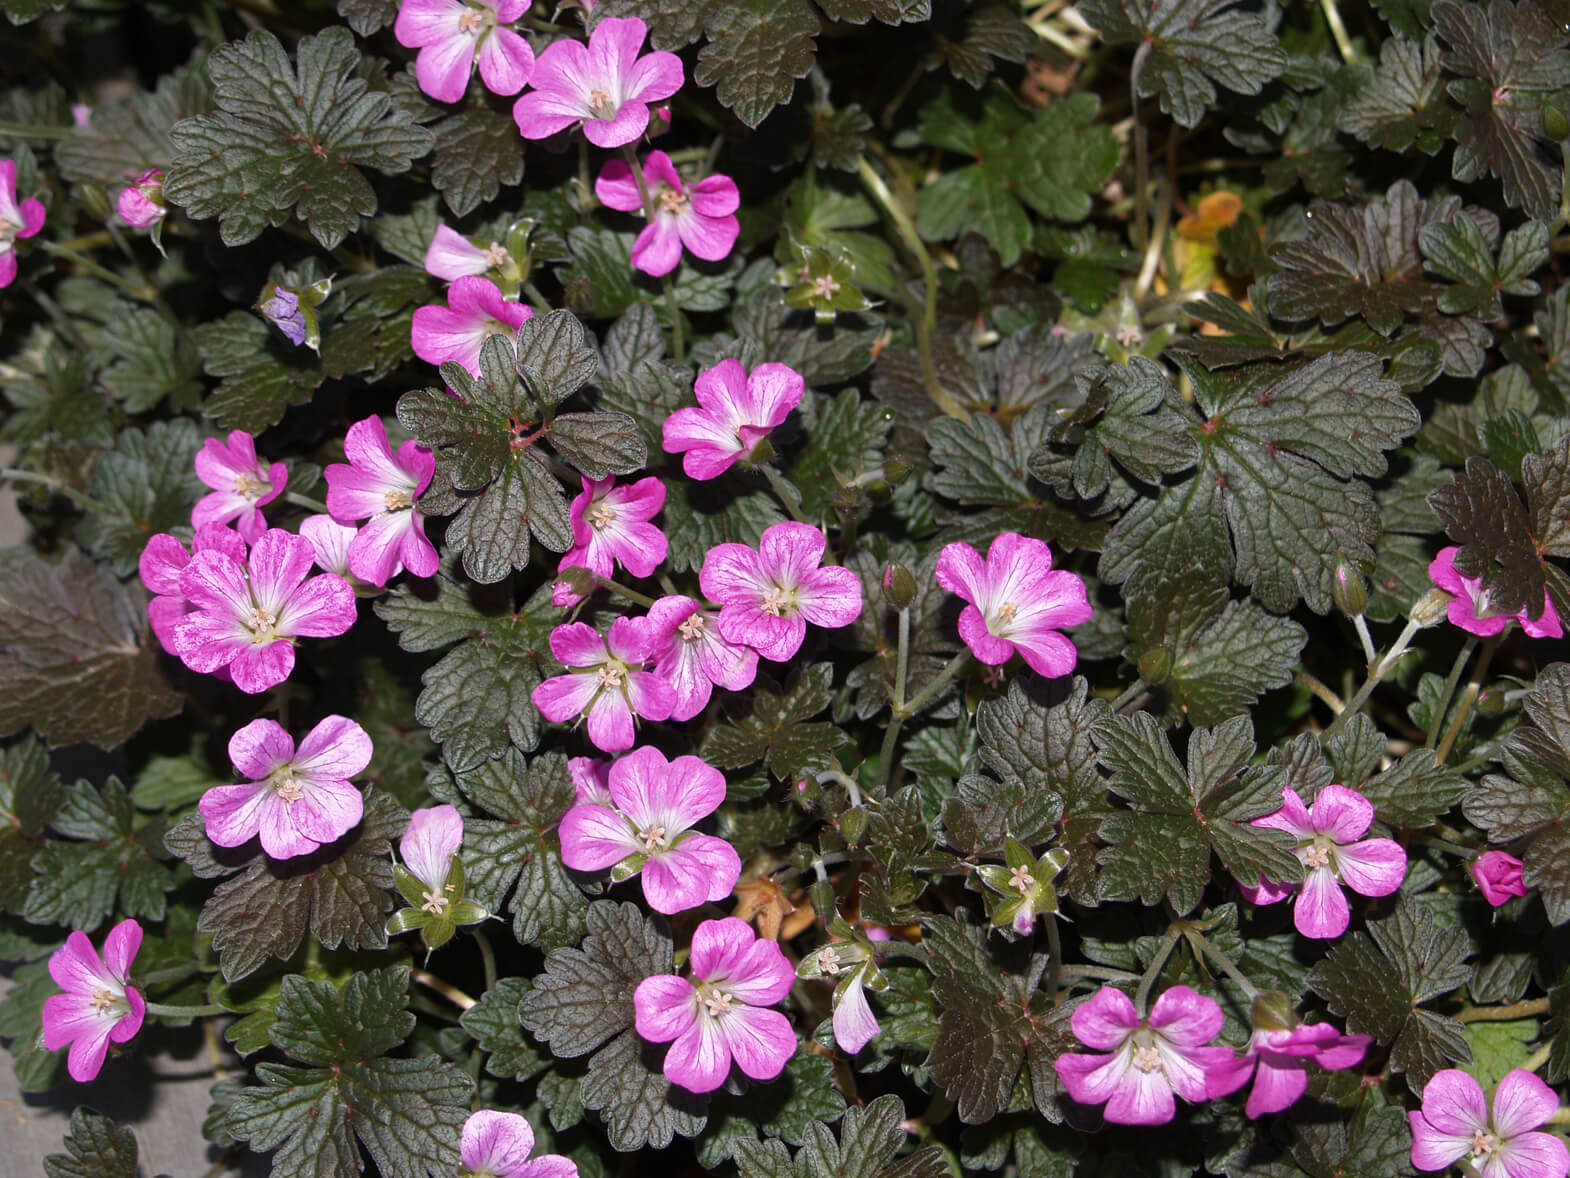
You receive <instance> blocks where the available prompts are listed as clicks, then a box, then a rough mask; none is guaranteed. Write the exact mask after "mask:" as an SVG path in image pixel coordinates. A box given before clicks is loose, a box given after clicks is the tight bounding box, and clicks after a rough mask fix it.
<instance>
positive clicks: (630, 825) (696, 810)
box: [561, 748, 741, 916]
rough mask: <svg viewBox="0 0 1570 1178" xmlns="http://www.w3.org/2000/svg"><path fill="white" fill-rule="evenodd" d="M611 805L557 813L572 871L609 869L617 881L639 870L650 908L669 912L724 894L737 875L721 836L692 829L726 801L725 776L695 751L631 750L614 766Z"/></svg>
mask: <svg viewBox="0 0 1570 1178" xmlns="http://www.w3.org/2000/svg"><path fill="white" fill-rule="evenodd" d="M608 786H609V789H610V795H611V803H612V804H611V805H610V806H603V805H598V804H591V805H586V806H584V805H579V806H574V807H572V809H570V810H568V811H567V813H565V814H563V815H562V820H561V857H562V862H563V863H565V864H566V865H567V866H568V867H571V868H572V869H573V870H574V871H604V870H606V869H607V868H614V869H615V870H613V871H612V872H611V879H612V880H613V881H615V882H618V883H619V882H621V881H622V880H624V879H631V878H632V877H633V876H634V875H637V874H639V873H640V872H641V873H642V875H643V895H644V897H645V898H646V899H647V900H648V901H649V907H651V908H653V909H654V910H655V911H656V912H663V913H665V915H667V916H669V915H671V914H672V913H676V912H685V911H686V910H687V909H688V908H696V907H697V906H698V905H699V904H702V903H704V902H705V901H708V900H723V899H725V897H726V896H729V895H730V894H731V889H733V888H734V887H735V886H736V881H737V880H738V879H739V878H741V859H740V857H739V856H738V855H737V854H736V850H735V848H734V847H732V846H731V845H730V844H729V843H728V842H726V841H725V840H724V839H720V838H715V837H714V836H713V835H707V834H696V833H694V832H693V831H692V827H693V826H694V825H695V824H696V823H698V822H700V821H702V820H703V819H704V818H707V817H708V816H709V815H710V814H712V813H714V811H715V810H716V809H718V808H719V805H720V803H721V802H723V801H724V800H725V778H724V776H723V775H722V774H721V773H720V771H719V770H718V769H716V768H714V767H713V766H712V765H707V764H705V763H704V762H703V761H700V760H699V759H698V758H697V757H691V756H687V757H677V758H676V759H675V760H674V761H667V760H666V759H665V757H664V756H663V755H662V754H661V753H660V752H659V750H658V749H652V748H641V749H634V750H633V751H632V752H630V753H628V754H627V755H626V756H625V757H622V758H620V759H619V760H617V761H616V762H615V764H613V765H612V766H611V769H610V779H609V782H608Z"/></svg>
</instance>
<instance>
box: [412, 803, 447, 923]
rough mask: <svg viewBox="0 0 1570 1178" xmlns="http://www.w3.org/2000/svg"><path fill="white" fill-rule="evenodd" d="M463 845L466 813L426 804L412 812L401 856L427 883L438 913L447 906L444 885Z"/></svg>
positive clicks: (428, 900) (430, 900)
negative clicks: (454, 859)
mask: <svg viewBox="0 0 1570 1178" xmlns="http://www.w3.org/2000/svg"><path fill="white" fill-rule="evenodd" d="M462 845H463V815H461V814H459V813H458V810H457V807H455V806H446V805H442V806H426V807H425V808H424V809H420V810H416V811H415V812H414V813H413V814H411V815H409V826H408V828H407V829H406V830H405V831H404V832H403V838H402V839H400V840H399V841H398V858H400V859H402V860H403V865H404V866H405V867H406V868H408V869H409V874H410V875H412V876H414V878H415V879H417V880H419V881H420V883H421V884H423V885H424V887H425V901H426V903H427V904H428V905H430V906H431V907H432V908H433V909H434V910H435V911H436V912H438V913H439V912H440V911H441V910H442V909H443V908H445V907H446V906H447V898H446V896H445V895H444V894H443V892H442V888H443V886H444V885H445V884H446V883H447V876H448V875H449V874H450V873H451V871H452V857H453V856H454V855H456V854H457V853H458V848H459V847H461V846H462Z"/></svg>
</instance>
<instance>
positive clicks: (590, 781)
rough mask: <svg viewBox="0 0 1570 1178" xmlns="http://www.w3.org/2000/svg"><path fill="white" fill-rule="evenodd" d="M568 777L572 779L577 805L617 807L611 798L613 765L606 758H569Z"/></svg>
mask: <svg viewBox="0 0 1570 1178" xmlns="http://www.w3.org/2000/svg"><path fill="white" fill-rule="evenodd" d="M567 776H568V777H570V778H571V779H572V788H573V794H574V798H573V800H574V803H575V804H576V805H579V806H615V805H616V800H615V799H614V798H612V797H611V763H610V761H608V760H606V759H605V758H604V757H568V758H567Z"/></svg>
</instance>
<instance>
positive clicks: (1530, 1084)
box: [1406, 1068, 1570, 1178]
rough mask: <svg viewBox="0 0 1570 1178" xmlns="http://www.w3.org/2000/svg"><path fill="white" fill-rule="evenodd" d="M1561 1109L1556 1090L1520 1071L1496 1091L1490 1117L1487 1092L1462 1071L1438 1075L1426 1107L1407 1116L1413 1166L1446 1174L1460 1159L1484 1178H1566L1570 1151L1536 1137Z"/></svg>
mask: <svg viewBox="0 0 1570 1178" xmlns="http://www.w3.org/2000/svg"><path fill="white" fill-rule="evenodd" d="M1558 1108H1559V1098H1558V1097H1556V1096H1555V1095H1554V1090H1553V1089H1552V1088H1550V1087H1549V1086H1548V1085H1547V1084H1545V1083H1543V1081H1542V1080H1540V1079H1538V1078H1537V1077H1536V1076H1534V1075H1533V1074H1532V1073H1531V1072H1528V1071H1525V1070H1524V1069H1522V1068H1516V1069H1515V1070H1514V1071H1511V1072H1509V1073H1507V1074H1506V1076H1505V1078H1504V1079H1503V1080H1501V1081H1499V1087H1498V1088H1497V1089H1495V1091H1494V1113H1493V1117H1492V1119H1490V1118H1489V1115H1488V1102H1487V1100H1485V1099H1484V1097H1483V1088H1482V1085H1480V1084H1479V1083H1478V1082H1477V1081H1476V1080H1474V1079H1473V1078H1472V1077H1471V1076H1469V1075H1467V1074H1466V1073H1465V1072H1463V1071H1461V1070H1460V1069H1459V1068H1445V1069H1444V1070H1443V1071H1441V1072H1436V1073H1434V1077H1433V1079H1431V1080H1429V1081H1428V1083H1427V1084H1425V1085H1424V1086H1423V1107H1422V1110H1421V1111H1419V1112H1415V1113H1407V1115H1406V1116H1407V1120H1408V1122H1410V1124H1411V1126H1412V1165H1414V1166H1415V1167H1417V1168H1418V1169H1419V1170H1448V1169H1449V1168H1450V1167H1451V1166H1452V1165H1453V1164H1455V1163H1456V1162H1458V1161H1461V1160H1462V1159H1465V1160H1466V1161H1468V1162H1470V1163H1471V1164H1472V1166H1473V1167H1474V1168H1475V1169H1476V1170H1477V1171H1478V1173H1480V1174H1481V1175H1482V1176H1483V1178H1565V1175H1566V1174H1570V1150H1567V1149H1566V1148H1565V1143H1564V1142H1563V1141H1561V1140H1560V1139H1559V1138H1557V1137H1555V1136H1553V1135H1552V1134H1550V1133H1534V1132H1532V1130H1533V1129H1536V1128H1537V1127H1538V1126H1539V1125H1541V1124H1542V1123H1543V1122H1544V1121H1546V1120H1548V1118H1549V1117H1551V1116H1553V1115H1554V1112H1555V1111H1556V1110H1557V1109H1558Z"/></svg>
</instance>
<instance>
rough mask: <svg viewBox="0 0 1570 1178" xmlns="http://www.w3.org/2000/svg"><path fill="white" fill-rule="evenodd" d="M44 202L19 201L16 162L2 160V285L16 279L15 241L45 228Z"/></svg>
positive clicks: (0, 215) (0, 213)
mask: <svg viewBox="0 0 1570 1178" xmlns="http://www.w3.org/2000/svg"><path fill="white" fill-rule="evenodd" d="M45 215H46V214H45V212H44V206H43V202H42V201H37V200H32V199H28V200H24V201H22V203H21V204H18V203H17V201H16V161H15V160H0V286H10V285H11V283H13V282H15V281H16V241H17V239H18V238H20V237H31V236H33V234H35V233H37V232H38V231H39V230H40V229H42V228H43V227H44V217H45Z"/></svg>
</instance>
